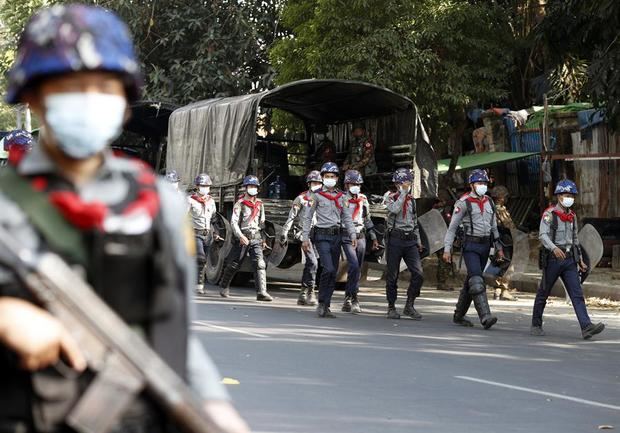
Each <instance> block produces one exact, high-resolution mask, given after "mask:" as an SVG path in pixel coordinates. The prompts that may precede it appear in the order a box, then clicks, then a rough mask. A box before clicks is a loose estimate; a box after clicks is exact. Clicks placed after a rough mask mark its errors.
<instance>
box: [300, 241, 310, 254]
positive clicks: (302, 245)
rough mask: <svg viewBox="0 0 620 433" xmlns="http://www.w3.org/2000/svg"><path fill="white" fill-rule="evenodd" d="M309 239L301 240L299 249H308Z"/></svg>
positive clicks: (306, 250)
mask: <svg viewBox="0 0 620 433" xmlns="http://www.w3.org/2000/svg"><path fill="white" fill-rule="evenodd" d="M310 248H311V247H310V241H303V242H302V244H301V249H303V250H304V251H305V252H308V251H310Z"/></svg>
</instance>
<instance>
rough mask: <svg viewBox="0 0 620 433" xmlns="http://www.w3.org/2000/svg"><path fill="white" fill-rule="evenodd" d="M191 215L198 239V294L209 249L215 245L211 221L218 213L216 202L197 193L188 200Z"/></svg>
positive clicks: (202, 283) (203, 278) (208, 196)
mask: <svg viewBox="0 0 620 433" xmlns="http://www.w3.org/2000/svg"><path fill="white" fill-rule="evenodd" d="M187 202H188V205H189V214H190V216H191V220H192V226H193V228H194V237H195V239H196V262H197V266H198V280H197V281H198V286H199V287H198V292H199V293H200V292H201V290H202V286H203V285H204V280H205V268H206V266H207V258H208V257H209V247H210V246H211V244H212V243H213V232H212V230H211V219H212V218H213V216H214V215H215V214H216V213H217V209H216V207H215V200H213V198H212V197H211V196H210V195H208V194H206V195H203V194H200V193H199V192H195V193H193V194H192V195H190V196H189V197H188V198H187Z"/></svg>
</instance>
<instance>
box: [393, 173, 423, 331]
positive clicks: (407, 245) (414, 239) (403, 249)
mask: <svg viewBox="0 0 620 433" xmlns="http://www.w3.org/2000/svg"><path fill="white" fill-rule="evenodd" d="M392 182H394V184H395V185H396V188H397V192H395V193H388V194H387V195H386V197H387V198H386V204H385V207H386V208H387V211H388V218H387V221H386V232H387V236H388V241H387V244H386V254H387V275H386V281H385V291H386V295H387V301H388V312H387V317H388V319H400V314H398V312H397V311H396V298H397V295H398V286H397V284H398V273H399V270H400V261H401V260H404V261H405V264H406V265H407V269H408V270H409V272H410V274H411V280H410V281H409V287H408V288H407V302H406V303H405V308H404V309H403V314H404V315H405V316H409V317H410V318H412V319H413V320H422V315H421V314H420V313H418V311H417V310H416V309H415V307H414V302H415V300H416V298H417V297H418V296H420V289H421V288H422V284H423V283H424V274H423V271H422V261H421V260H420V253H421V252H422V251H424V246H423V245H422V240H421V238H420V228H419V227H418V215H417V212H416V207H415V199H414V198H413V195H412V194H411V185H412V184H413V175H412V174H411V170H409V169H408V168H399V169H398V170H396V171H395V172H394V175H393V176H392Z"/></svg>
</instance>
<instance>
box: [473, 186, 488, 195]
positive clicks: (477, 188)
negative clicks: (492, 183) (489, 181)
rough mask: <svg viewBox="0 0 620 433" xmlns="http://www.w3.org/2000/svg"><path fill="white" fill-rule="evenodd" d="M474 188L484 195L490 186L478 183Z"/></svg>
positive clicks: (477, 192)
mask: <svg viewBox="0 0 620 433" xmlns="http://www.w3.org/2000/svg"><path fill="white" fill-rule="evenodd" d="M474 189H475V190H476V194H478V196H480V197H482V196H483V195H485V194H486V193H487V189H488V187H487V186H486V185H476V186H475V187H474Z"/></svg>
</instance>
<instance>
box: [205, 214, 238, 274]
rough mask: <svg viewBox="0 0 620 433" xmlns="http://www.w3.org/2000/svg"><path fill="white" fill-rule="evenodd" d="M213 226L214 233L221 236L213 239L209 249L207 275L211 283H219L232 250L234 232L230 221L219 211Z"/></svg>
mask: <svg viewBox="0 0 620 433" xmlns="http://www.w3.org/2000/svg"><path fill="white" fill-rule="evenodd" d="M212 228H213V235H214V236H219V237H218V238H217V239H214V240H213V243H212V244H211V248H210V249H209V256H208V257H207V269H206V272H205V275H206V277H207V282H209V284H218V283H219V282H220V278H221V277H222V271H223V270H224V262H225V261H226V257H227V256H228V253H229V252H230V247H231V242H232V237H233V234H232V230H231V228H230V223H229V222H228V220H227V219H226V218H224V216H223V215H221V214H219V213H218V214H216V215H215V217H214V218H213V221H212Z"/></svg>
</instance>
